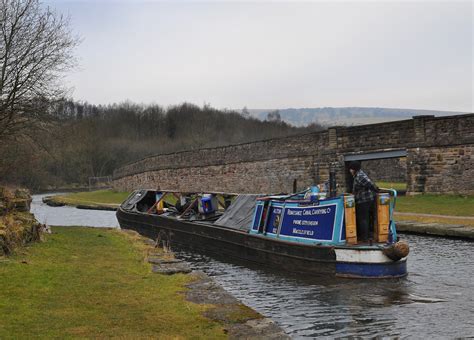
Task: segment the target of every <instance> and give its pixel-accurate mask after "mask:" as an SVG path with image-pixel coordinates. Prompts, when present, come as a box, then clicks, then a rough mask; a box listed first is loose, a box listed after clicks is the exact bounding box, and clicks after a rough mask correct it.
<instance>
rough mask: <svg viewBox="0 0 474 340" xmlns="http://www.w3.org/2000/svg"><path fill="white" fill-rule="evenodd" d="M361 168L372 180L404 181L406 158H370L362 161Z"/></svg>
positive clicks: (405, 176) (405, 177)
mask: <svg viewBox="0 0 474 340" xmlns="http://www.w3.org/2000/svg"><path fill="white" fill-rule="evenodd" d="M362 168H363V169H364V171H365V172H366V173H367V175H369V177H370V178H372V179H373V180H374V181H385V182H406V180H407V159H406V157H401V158H386V159H371V160H366V161H363V162H362Z"/></svg>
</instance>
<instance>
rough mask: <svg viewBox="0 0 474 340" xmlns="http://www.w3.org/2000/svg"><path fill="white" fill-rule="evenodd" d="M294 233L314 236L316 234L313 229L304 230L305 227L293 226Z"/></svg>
mask: <svg viewBox="0 0 474 340" xmlns="http://www.w3.org/2000/svg"><path fill="white" fill-rule="evenodd" d="M293 234H297V235H308V236H313V235H314V231H312V230H304V229H297V228H293Z"/></svg>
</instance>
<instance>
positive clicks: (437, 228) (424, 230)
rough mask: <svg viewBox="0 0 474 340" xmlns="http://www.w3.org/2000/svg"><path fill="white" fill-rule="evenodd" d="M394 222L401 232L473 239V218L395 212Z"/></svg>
mask: <svg viewBox="0 0 474 340" xmlns="http://www.w3.org/2000/svg"><path fill="white" fill-rule="evenodd" d="M395 220H396V223H397V230H399V231H401V232H406V233H414V234H427V235H435V236H448V237H455V238H463V239H474V216H450V215H438V214H419V213H402V212H396V213H395Z"/></svg>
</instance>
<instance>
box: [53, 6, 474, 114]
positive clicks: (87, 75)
mask: <svg viewBox="0 0 474 340" xmlns="http://www.w3.org/2000/svg"><path fill="white" fill-rule="evenodd" d="M47 3H48V4H49V5H50V6H52V7H54V8H56V9H57V10H58V11H60V12H62V13H66V14H69V15H70V17H71V24H72V29H73V31H74V32H75V33H76V34H77V35H79V36H80V37H81V38H82V39H83V41H82V43H81V45H80V46H79V47H78V48H77V55H78V59H79V63H80V68H79V69H78V70H77V71H75V72H74V73H73V74H71V75H69V76H68V77H67V81H68V83H69V84H70V86H71V87H74V92H73V97H74V98H75V99H77V100H84V101H88V102H90V103H95V104H107V103H111V102H122V101H124V100H131V101H135V102H139V103H157V104H161V105H164V106H167V105H172V104H178V103H182V102H184V101H188V102H192V103H195V104H198V105H202V104H204V103H210V104H211V105H212V106H215V107H218V108H234V109H241V108H242V107H244V106H247V107H248V108H252V109H254V108H265V109H273V108H288V107H296V108H300V107H323V106H334V107H343V106H377V107H392V108H413V109H434V110H450V111H464V112H473V111H474V109H473V75H474V74H473V66H472V64H473V27H474V26H473V5H472V2H471V1H466V2H454V1H449V2H437V3H435V2H426V1H425V2H407V1H405V2H383V3H382V2H304V3H303V2H227V1H226V2H184V1H168V2H155V1H146V2H145V1H136V0H134V1H131V0H130V1H120V2H119V1H60V0H56V1H49V2H47Z"/></svg>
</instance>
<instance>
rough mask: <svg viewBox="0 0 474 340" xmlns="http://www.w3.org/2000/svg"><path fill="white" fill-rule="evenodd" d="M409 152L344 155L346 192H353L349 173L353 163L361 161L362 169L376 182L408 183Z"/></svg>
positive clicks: (387, 151)
mask: <svg viewBox="0 0 474 340" xmlns="http://www.w3.org/2000/svg"><path fill="white" fill-rule="evenodd" d="M406 159H407V150H406V149H397V150H380V151H375V152H364V153H361V152H357V153H350V154H345V155H344V165H345V166H344V175H345V184H346V191H351V190H352V176H351V175H350V172H349V163H350V162H351V161H360V162H361V163H362V168H363V169H364V171H365V172H366V173H367V174H368V175H369V177H370V178H371V179H373V180H374V181H377V182H378V181H384V182H405V183H406V182H407V162H406Z"/></svg>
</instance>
